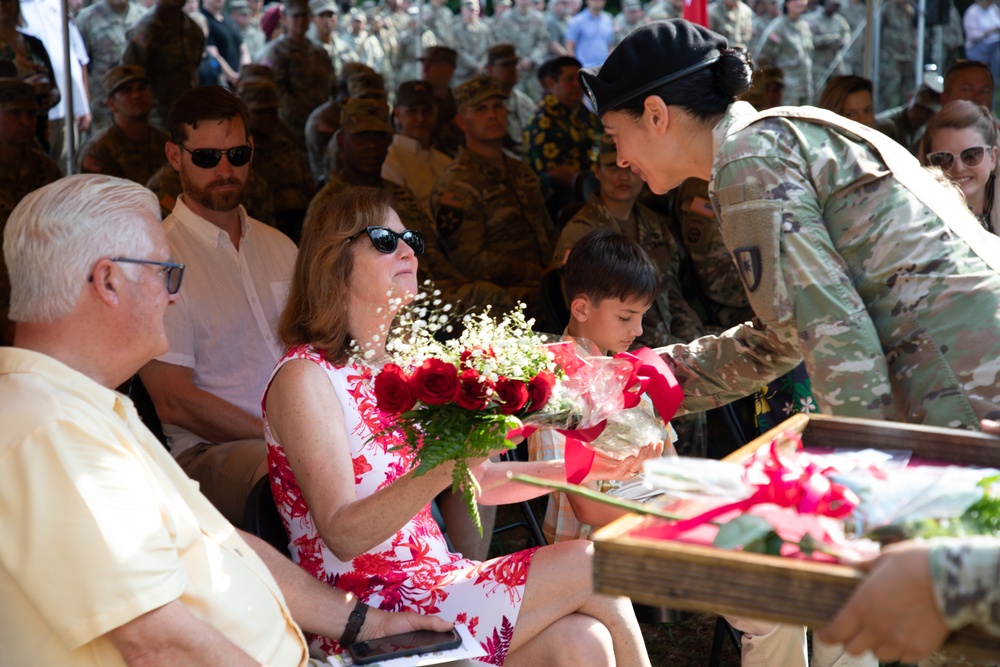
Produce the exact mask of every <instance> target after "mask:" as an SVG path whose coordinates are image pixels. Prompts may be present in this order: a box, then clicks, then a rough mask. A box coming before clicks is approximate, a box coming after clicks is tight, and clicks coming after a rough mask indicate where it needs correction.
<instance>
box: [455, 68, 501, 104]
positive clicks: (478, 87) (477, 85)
mask: <svg viewBox="0 0 1000 667" xmlns="http://www.w3.org/2000/svg"><path fill="white" fill-rule="evenodd" d="M452 95H454V96H455V104H456V105H457V106H458V107H463V106H466V105H469V104H479V103H480V102H482V101H483V100H488V99H489V98H491V97H502V98H503V99H507V94H506V93H505V92H503V89H502V88H501V87H500V82H499V81H497V80H496V79H495V78H493V77H492V76H477V77H476V78H474V79H469V80H468V81H466V82H465V83H463V84H462V85H460V86H456V87H455V89H454V90H453V91H452Z"/></svg>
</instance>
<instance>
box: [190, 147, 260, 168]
mask: <svg viewBox="0 0 1000 667" xmlns="http://www.w3.org/2000/svg"><path fill="white" fill-rule="evenodd" d="M177 145H178V146H180V147H181V148H182V149H184V150H186V151H187V152H188V153H190V154H191V163H192V164H193V165H194V166H196V167H200V168H202V169H211V168H212V167H214V166H215V165H217V164H219V162H220V161H221V160H222V154H223V153H225V154H226V159H227V160H229V164H231V165H233V166H234V167H242V166H243V165H245V164H246V163H247V162H249V161H250V158H251V157H253V149H252V148H250V146H236V147H235V148H227V149H225V150H223V149H221V148H196V149H194V150H191V149H190V148H188V147H187V146H185V145H184V144H177Z"/></svg>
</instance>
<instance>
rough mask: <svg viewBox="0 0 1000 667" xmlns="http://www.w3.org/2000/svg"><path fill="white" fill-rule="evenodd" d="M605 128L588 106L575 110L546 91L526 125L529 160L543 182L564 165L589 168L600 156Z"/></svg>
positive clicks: (525, 136) (525, 142)
mask: <svg viewBox="0 0 1000 667" xmlns="http://www.w3.org/2000/svg"><path fill="white" fill-rule="evenodd" d="M603 130H604V126H603V125H602V124H601V119H600V118H598V117H597V115H596V114H595V113H594V112H592V111H591V110H590V109H588V108H587V107H585V106H582V105H581V106H580V109H579V110H577V111H575V112H574V111H571V110H570V109H569V107H567V106H565V105H563V104H562V103H560V102H559V100H557V99H556V98H555V97H554V96H552V95H546V96H545V99H544V100H542V103H541V104H540V105H538V108H537V109H536V110H535V115H534V116H532V118H531V120H530V121H529V122H528V125H527V127H525V128H524V158H525V161H526V162H527V163H528V164H529V165H530V166H531V168H532V169H534V170H535V173H536V174H538V175H539V177H541V178H542V182H543V183H544V182H545V181H546V177H545V176H544V174H545V172H547V171H548V170H549V169H552V168H553V167H557V166H560V165H564V166H568V167H572V168H573V169H574V170H575V171H586V170H587V169H590V168H591V167H592V166H593V164H594V162H595V161H596V160H597V147H598V145H599V144H600V138H601V132H602V131H603Z"/></svg>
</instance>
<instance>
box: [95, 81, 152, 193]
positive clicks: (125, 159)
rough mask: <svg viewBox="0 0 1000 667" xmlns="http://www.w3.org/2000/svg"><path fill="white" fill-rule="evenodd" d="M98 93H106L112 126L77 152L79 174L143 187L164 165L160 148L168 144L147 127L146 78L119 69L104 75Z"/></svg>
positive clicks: (149, 100)
mask: <svg viewBox="0 0 1000 667" xmlns="http://www.w3.org/2000/svg"><path fill="white" fill-rule="evenodd" d="M101 89H102V90H106V91H108V99H107V105H108V108H110V109H111V113H112V122H111V125H109V126H108V127H106V128H104V129H103V130H101V131H100V132H98V133H97V134H95V135H94V136H93V137H91V139H90V141H88V142H87V143H86V144H84V146H83V147H82V148H81V149H80V155H79V158H78V166H79V171H80V172H82V173H85V174H106V175H108V176H117V177H118V178H127V179H128V180H130V181H135V182H136V183H138V184H139V185H145V184H146V182H147V181H148V180H149V179H150V178H152V176H153V174H155V173H156V171H157V170H158V169H159V168H160V167H162V166H163V165H164V164H166V163H167V156H166V154H165V153H164V152H163V147H164V146H165V145H166V143H167V141H168V140H169V137H168V136H167V134H166V133H165V132H161V131H160V130H158V129H156V128H155V127H151V126H150V124H149V113H150V111H152V109H153V93H152V90H150V83H149V78H148V77H147V76H146V72H145V71H144V70H143V69H142V68H141V67H139V66H138V65H119V66H117V67H114V68H112V69H110V70H108V71H107V72H106V73H105V74H104V78H103V80H102V81H101Z"/></svg>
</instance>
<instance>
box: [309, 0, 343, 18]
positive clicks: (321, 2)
mask: <svg viewBox="0 0 1000 667" xmlns="http://www.w3.org/2000/svg"><path fill="white" fill-rule="evenodd" d="M309 11H311V12H312V13H313V14H314V15H316V16H318V15H320V14H322V13H323V12H333V13H334V14H336V13H337V5H336V4H335V3H334V2H333V0H309Z"/></svg>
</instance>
